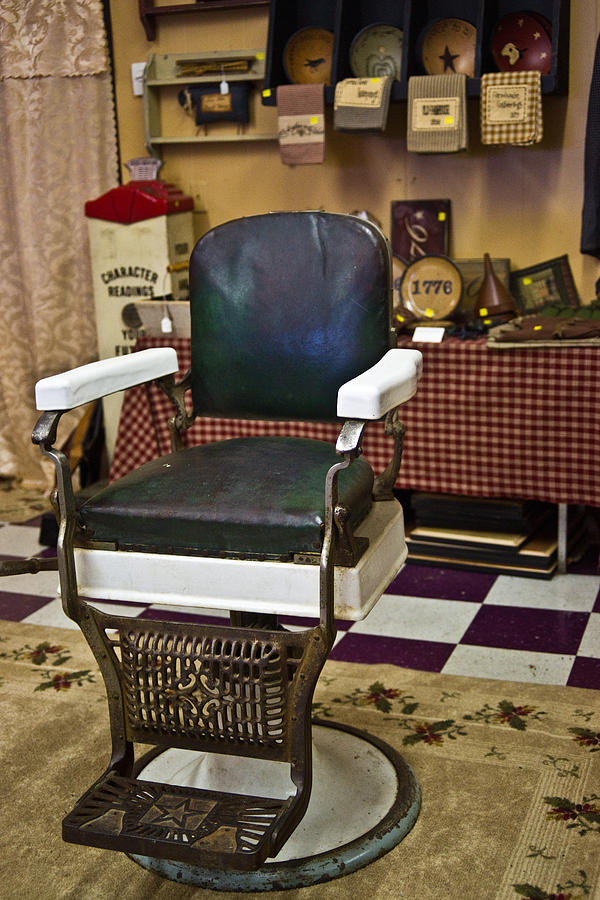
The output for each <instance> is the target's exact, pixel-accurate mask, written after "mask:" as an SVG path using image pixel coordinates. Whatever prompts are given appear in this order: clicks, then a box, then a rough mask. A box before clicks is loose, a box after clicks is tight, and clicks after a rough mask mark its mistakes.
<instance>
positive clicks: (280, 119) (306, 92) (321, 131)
mask: <svg viewBox="0 0 600 900" xmlns="http://www.w3.org/2000/svg"><path fill="white" fill-rule="evenodd" d="M277 128H278V133H279V150H280V154H281V161H282V162H284V163H286V164H287V165H289V166H295V165H300V164H307V163H322V162H323V160H324V158H325V97H324V86H323V85H322V84H285V85H279V87H278V88H277Z"/></svg>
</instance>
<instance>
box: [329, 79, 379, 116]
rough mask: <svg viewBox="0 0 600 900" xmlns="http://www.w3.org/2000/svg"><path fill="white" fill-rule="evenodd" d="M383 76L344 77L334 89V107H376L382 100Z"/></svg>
mask: <svg viewBox="0 0 600 900" xmlns="http://www.w3.org/2000/svg"><path fill="white" fill-rule="evenodd" d="M384 87H385V82H384V80H383V78H345V79H344V80H343V81H338V83H337V85H336V89H335V98H334V109H338V108H339V107H340V106H353V107H366V108H367V109H378V107H380V106H381V103H382V100H383V89H384Z"/></svg>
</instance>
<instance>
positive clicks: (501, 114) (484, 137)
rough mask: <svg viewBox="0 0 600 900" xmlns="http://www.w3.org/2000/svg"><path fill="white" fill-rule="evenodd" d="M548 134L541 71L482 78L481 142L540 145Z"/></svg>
mask: <svg viewBox="0 0 600 900" xmlns="http://www.w3.org/2000/svg"><path fill="white" fill-rule="evenodd" d="M543 133H544V128H543V119H542V76H541V74H540V73H539V72H491V73H486V74H485V75H482V77H481V142H482V143H483V144H517V145H519V146H526V145H528V144H537V143H539V141H541V139H542V135H543Z"/></svg>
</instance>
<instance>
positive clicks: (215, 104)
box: [200, 94, 231, 113]
mask: <svg viewBox="0 0 600 900" xmlns="http://www.w3.org/2000/svg"><path fill="white" fill-rule="evenodd" d="M200 108H201V110H202V112H203V113H225V112H231V94H204V95H203V96H202V99H201V101H200Z"/></svg>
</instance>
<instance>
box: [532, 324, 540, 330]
mask: <svg viewBox="0 0 600 900" xmlns="http://www.w3.org/2000/svg"><path fill="white" fill-rule="evenodd" d="M533 330H534V331H541V330H542V326H541V325H534V326H533Z"/></svg>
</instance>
